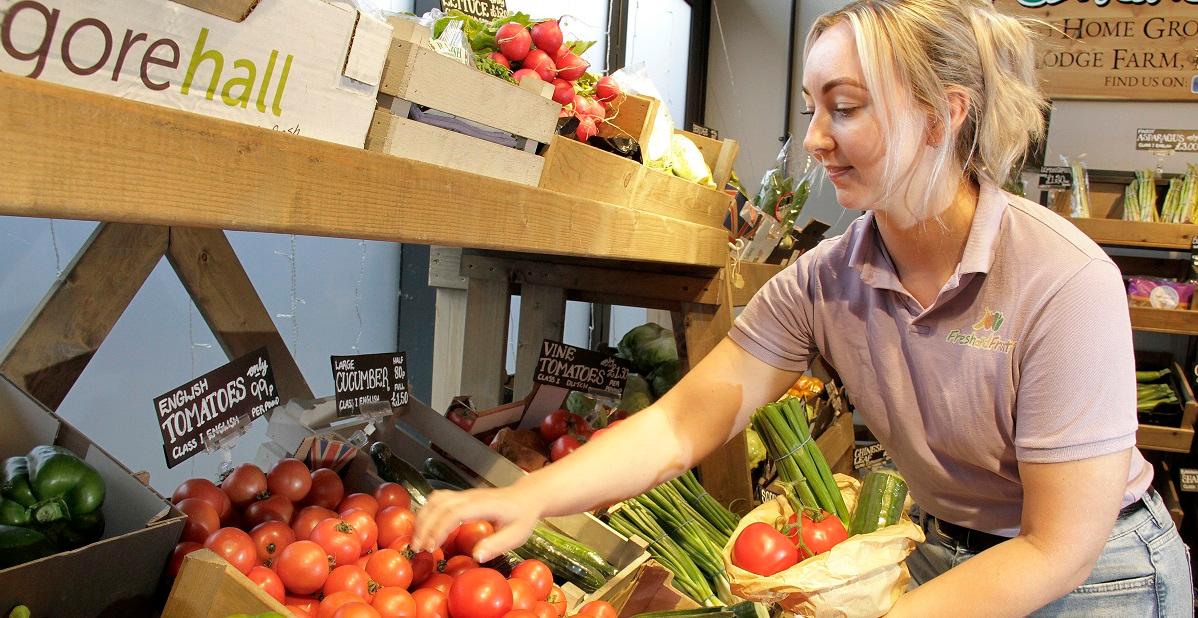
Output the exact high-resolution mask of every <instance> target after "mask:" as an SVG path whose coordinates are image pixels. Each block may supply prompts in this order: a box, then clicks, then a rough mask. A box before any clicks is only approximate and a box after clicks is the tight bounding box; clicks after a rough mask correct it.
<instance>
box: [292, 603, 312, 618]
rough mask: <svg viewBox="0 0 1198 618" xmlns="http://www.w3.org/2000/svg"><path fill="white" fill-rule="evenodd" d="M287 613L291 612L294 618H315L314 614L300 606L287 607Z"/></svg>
mask: <svg viewBox="0 0 1198 618" xmlns="http://www.w3.org/2000/svg"><path fill="white" fill-rule="evenodd" d="M285 607H286V608H287V611H289V612H291V614H292V616H294V618H315V616H314V615H313V614H312V612H309V611H307V610H305V609H304V608H302V607H300V606H299V605H286V606H285Z"/></svg>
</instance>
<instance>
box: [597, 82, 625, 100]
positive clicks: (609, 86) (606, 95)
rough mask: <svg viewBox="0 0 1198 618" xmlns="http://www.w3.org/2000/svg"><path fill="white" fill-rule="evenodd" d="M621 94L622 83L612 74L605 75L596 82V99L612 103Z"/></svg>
mask: <svg viewBox="0 0 1198 618" xmlns="http://www.w3.org/2000/svg"><path fill="white" fill-rule="evenodd" d="M621 94H624V93H623V91H621V90H620V85H619V84H617V83H616V80H615V79H612V76H611V75H604V76H603V77H600V78H599V81H597V82H595V99H597V100H598V101H601V102H603V103H610V102H612V101H614V100H616V99H617V98H618V97H619V96H620V95H621Z"/></svg>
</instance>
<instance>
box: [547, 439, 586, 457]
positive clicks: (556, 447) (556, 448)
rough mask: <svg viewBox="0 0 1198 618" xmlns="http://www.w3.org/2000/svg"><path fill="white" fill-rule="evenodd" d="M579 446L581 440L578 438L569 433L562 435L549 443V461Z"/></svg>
mask: <svg viewBox="0 0 1198 618" xmlns="http://www.w3.org/2000/svg"><path fill="white" fill-rule="evenodd" d="M580 446H582V441H580V440H579V439H578V438H575V437H574V436H571V435H565V436H562V437H560V438H558V439H556V440H554V441H553V444H551V445H549V459H550V461H557V460H559V459H561V458H562V457H565V456H566V455H569V454H570V453H573V452H574V451H576V450H578V447H580Z"/></svg>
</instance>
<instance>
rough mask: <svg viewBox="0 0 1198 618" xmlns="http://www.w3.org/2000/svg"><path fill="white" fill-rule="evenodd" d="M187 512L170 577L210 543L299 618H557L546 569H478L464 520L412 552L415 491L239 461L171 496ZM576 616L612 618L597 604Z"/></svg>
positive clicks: (477, 534)
mask: <svg viewBox="0 0 1198 618" xmlns="http://www.w3.org/2000/svg"><path fill="white" fill-rule="evenodd" d="M172 502H174V503H175V506H176V507H177V508H178V509H179V510H180V511H182V512H183V513H184V514H185V515H187V522H186V524H185V526H184V528H183V534H182V538H181V539H180V543H179V544H178V545H177V546H176V547H175V551H174V553H173V555H172V557H171V561H170V564H169V566H168V574H169V575H170V576H171V577H174V576H176V575H177V574H178V571H179V568H180V566H181V565H182V562H183V558H184V557H185V556H186V555H187V554H189V553H191V552H193V551H196V550H198V549H201V548H207V549H209V550H211V551H213V552H214V553H216V554H217V555H218V556H221V557H222V558H224V559H225V560H226V561H228V562H229V564H231V565H233V566H234V567H235V568H237V570H239V571H241V572H242V573H244V574H245V575H246V576H247V577H249V578H250V580H251V581H253V582H254V583H255V584H257V585H258V586H260V587H261V588H262V589H263V590H264V591H266V593H267V594H269V595H270V596H272V597H274V598H275V599H276V600H278V601H279V602H280V603H283V604H284V605H286V607H287V609H289V610H290V611H291V612H292V613H293V614H294V615H295V616H297V617H298V618H398V617H411V618H563V617H564V616H565V615H566V597H565V595H564V594H563V593H562V591H561V589H560V588H558V587H557V586H555V585H554V583H553V573H552V572H551V571H550V569H549V567H547V566H546V565H545V564H543V563H541V562H539V561H536V560H527V561H524V562H522V563H520V564H519V565H517V566H516V567H515V569H514V570H513V571H512V575H511V578H510V579H505V578H504V577H503V575H502V574H500V573H499V572H498V571H496V570H494V569H488V568H481V567H480V566H479V565H478V563H476V562H475V561H474V560H473V558H471V555H473V549H474V545H475V544H476V543H478V541H479V540H481V539H483V538H486V537H487V536H489V535H490V534H491V533H493V532H494V529H493V528H492V526H491V524H490V523H489V522H486V521H470V522H466V523H463V524H462V525H461V526H459V527H458V529H457V530H455V531H454V532H453V534H451V535H450V537H449V538H448V539H447V540H446V541H445V543H444V545H443V546H442V547H441V548H439V549H437V550H436V551H435V552H418V553H417V552H413V551H412V550H411V549H410V548H409V543H410V542H411V540H412V532H413V530H414V526H415V515H414V514H413V512H412V510H411V506H412V504H411V496H410V495H409V494H408V492H407V490H406V489H404V487H403V486H401V485H398V484H395V483H383V484H382V485H380V486H379V487H378V488H377V489H375V490H374V491H373V492H372V493H350V494H348V495H346V488H345V486H344V484H343V482H342V480H341V478H340V477H339V476H338V475H337V473H336V472H334V471H332V470H330V469H328V468H321V469H318V470H311V471H310V470H309V469H308V467H307V466H306V465H304V463H303V462H301V461H299V460H297V459H284V460H282V461H280V462H278V463H277V464H275V466H274V467H273V468H271V469H270V471H269V472H263V471H262V470H261V469H259V468H258V467H257V466H255V465H253V464H243V465H241V466H238V467H237V468H236V469H234V470H233V472H232V473H231V474H229V476H228V477H226V478H225V480H224V481H223V482H222V483H221V484H220V485H217V484H215V483H213V482H212V481H209V480H207V479H190V480H188V481H185V482H184V483H183V484H182V485H180V486H179V487H178V488H177V489H176V490H175V492H174V494H173V496H172ZM578 615H589V616H595V617H596V618H611V617H614V616H615V615H616V612H615V611H614V609H612V608H611V606H610V605H608V604H606V603H603V602H595V603H591V604H588V605H586V606H584V607H583V608H581V609H580V611H579V614H578Z"/></svg>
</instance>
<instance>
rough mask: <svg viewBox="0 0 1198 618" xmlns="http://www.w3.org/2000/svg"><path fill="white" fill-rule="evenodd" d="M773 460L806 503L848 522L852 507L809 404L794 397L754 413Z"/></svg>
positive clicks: (759, 431)
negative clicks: (814, 431) (819, 439)
mask: <svg viewBox="0 0 1198 618" xmlns="http://www.w3.org/2000/svg"><path fill="white" fill-rule="evenodd" d="M753 428H754V429H756V430H757V433H759V434H761V439H762V440H763V441H765V447H766V450H767V451H769V454H770V460H771V461H773V462H774V465H775V466H776V467H777V468H778V475H779V476H781V477H782V480H783V481H786V482H787V483H791V484H792V485H793V486H794V489H795V492H796V493H797V494H798V496H799V500H800V501H801V502H802V503H803V505H804V506H806V507H808V508H813V509H823V510H825V511H827V512H829V513H831V514H832V515H835V516H836V517H838V518H840V521H841V522H842V523H845V524H846V525H847V523H848V521H849V510H848V509H847V508H845V504H844V498H843V497H841V495H840V489H839V488H837V486H836V480H835V479H833V478H832V471H831V469H830V468H829V467H828V462H827V460H826V459H824V454H823V453H822V452H821V451H820V450H819V447H818V446H817V445H816V444H815V440H814V439H813V438H812V436H811V428H810V427H809V426H808V425H807V404H805V403H804V402H803V400H802V399H798V398H795V397H788V398H785V399H783V400H781V401H779V402H777V403H771V404H767V405H764V406H762V407H761V408H759V409H758V410H757V412H756V413H754V414H753Z"/></svg>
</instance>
